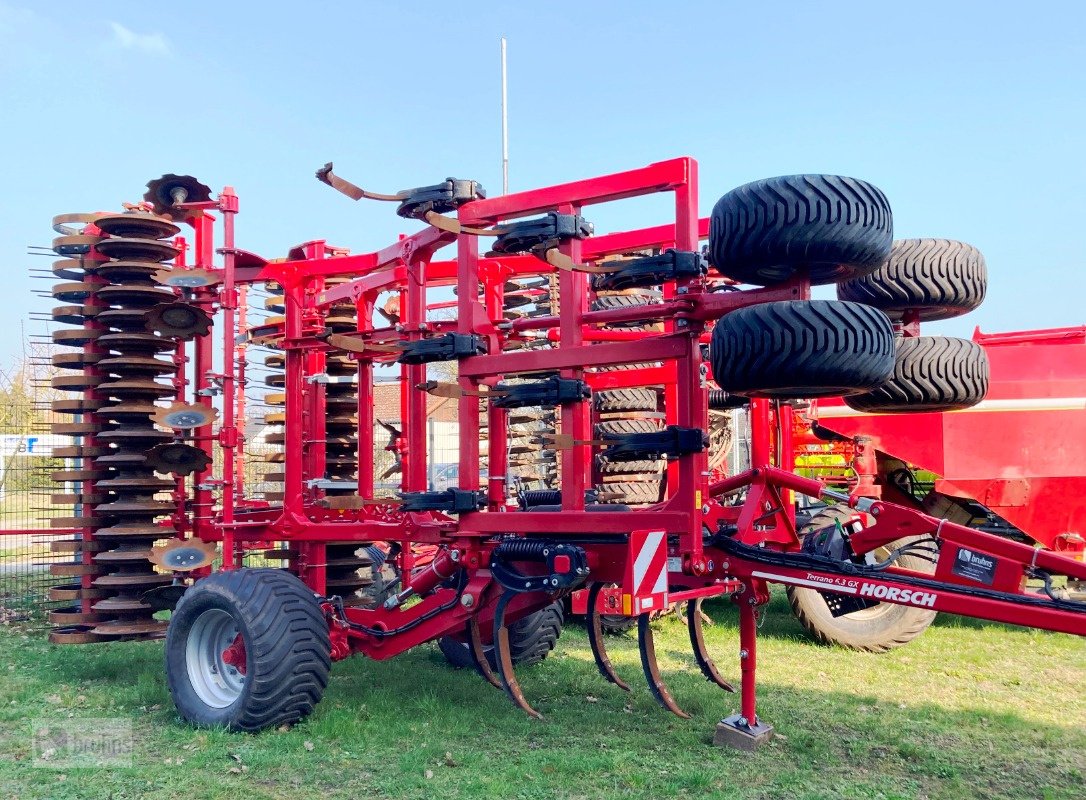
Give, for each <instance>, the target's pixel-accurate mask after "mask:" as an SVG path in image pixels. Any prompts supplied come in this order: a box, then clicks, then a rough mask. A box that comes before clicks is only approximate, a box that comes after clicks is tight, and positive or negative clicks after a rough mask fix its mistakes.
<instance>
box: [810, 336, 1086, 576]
mask: <svg viewBox="0 0 1086 800" xmlns="http://www.w3.org/2000/svg"><path fill="white" fill-rule="evenodd" d="M973 341H975V342H977V343H978V344H980V345H981V346H982V347H983V348H984V350H985V351H986V353H987V355H988V360H989V363H990V365H991V378H990V384H989V389H988V396H987V397H986V398H985V399H984V400H983V401H982V402H981V403H979V404H978V405H975V406H973V407H972V408H967V409H963V410H960V411H949V412H943V413H928V414H869V413H861V412H859V411H855V410H853V409H852V408H849V407H848V406H847V405H845V404H844V401H842V400H840V399H839V398H834V399H832V400H820V401H818V403H817V409H816V410H815V411H814V413H813V414H812V416H814V417H815V418H816V419H817V421H818V424H819V425H820V426H821V427H822V428H824V429H827V430H829V431H832V432H833V433H835V434H839V435H841V436H844V437H847V438H849V439H857V438H861V439H866V440H868V442H869V444H870V446H871V447H873V448H874V450H875V456H876V458H877V462H878V467H877V469H878V477H877V479H876V482H877V483H878V484H879V485H880V486H881V488H882V490H883V494H884V496H885V497H887V499H893V500H895V501H900V500H902V499H903V495H909V494H912V492H910V491H909V489H910V488H911V486H910V485H909V484H908V483H903V481H902V476H904V478H905V481H908V478H909V475H910V474H911V472H909V471H906V472H901V471H900V470H901V469H902V467H904V468H905V469H906V470H924V471H929V472H933V473H935V475H936V476H937V479H936V481H935V486H934V490H933V491H934V493H935V497H929V498H926V499H925V505H926V506H927V507H928V508H933V509H934V508H938V509H940V510H943V509H945V513H943V514H942V516H947V517H948V518H951V519H955V520H956V521H962V520H963V519H964V518H965V517H966V515H970V516H971V512H970V511H969V510H968V504H969V501H976V503H979V504H980V505H982V506H984V507H985V508H986V509H988V510H990V511H991V512H993V513H994V514H996V515H998V517H999V518H1001V519H1002V520H1005V521H1006V522H1008V523H1010V525H1012V526H1014V528H1017V529H1018V530H1019V531H1021V532H1022V533H1024V534H1025V535H1026V536H1028V537H1029V538H1030V539H1033V540H1035V541H1037V542H1039V543H1041V544H1043V545H1044V546H1046V547H1049V548H1051V549H1053V550H1058V551H1062V552H1065V553H1068V554H1072V555H1074V556H1076V557H1077V558H1079V559H1082V558H1083V557H1084V553H1086V326H1079V327H1071V328H1053V329H1049V330H1038V331H1020V332H1010V333H981V331H980V329H979V328H978V329H977V330H976V331H975V332H974V334H973ZM895 473H896V474H895ZM902 490H904V491H902Z"/></svg>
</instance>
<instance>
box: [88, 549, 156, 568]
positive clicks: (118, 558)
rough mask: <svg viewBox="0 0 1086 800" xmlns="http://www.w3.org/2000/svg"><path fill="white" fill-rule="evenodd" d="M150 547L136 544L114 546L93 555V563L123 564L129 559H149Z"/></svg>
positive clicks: (129, 560)
mask: <svg viewBox="0 0 1086 800" xmlns="http://www.w3.org/2000/svg"><path fill="white" fill-rule="evenodd" d="M150 560H151V548H150V547H138V546H131V545H129V546H124V547H115V548H113V549H112V550H105V551H103V552H101V553H98V554H97V555H95V556H94V563H95V564H125V563H128V562H131V561H150Z"/></svg>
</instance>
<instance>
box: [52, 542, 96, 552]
mask: <svg viewBox="0 0 1086 800" xmlns="http://www.w3.org/2000/svg"><path fill="white" fill-rule="evenodd" d="M101 549H102V545H101V543H99V542H96V541H92V540H90V539H55V540H53V541H52V542H50V543H49V552H51V553H97V552H98V551H99V550H101Z"/></svg>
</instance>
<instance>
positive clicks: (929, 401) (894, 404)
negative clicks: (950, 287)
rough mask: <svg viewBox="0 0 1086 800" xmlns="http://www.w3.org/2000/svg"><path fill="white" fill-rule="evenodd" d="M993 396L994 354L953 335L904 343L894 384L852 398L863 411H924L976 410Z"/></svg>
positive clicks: (851, 403)
mask: <svg viewBox="0 0 1086 800" xmlns="http://www.w3.org/2000/svg"><path fill="white" fill-rule="evenodd" d="M987 393H988V354H987V353H985V352H984V348H983V347H981V346H980V345H979V344H977V343H976V342H971V341H970V340H968V339H956V338H953V337H950V336H916V337H913V338H909V339H899V340H898V342H897V355H896V358H895V360H894V374H893V375H892V376H891V377H890V380H888V381H886V383H884V384H882V385H881V386H879V387H878V388H877V389H874V390H873V391H870V392H865V393H863V394H856V395H853V396H851V397H846V398H845V402H846V403H847V404H848V405H849V406H850V407H851V408H854V409H856V410H857V411H867V412H871V413H883V414H886V413H895V412H897V413H919V412H931V411H954V410H955V409H959V408H969V407H970V406H975V405H976V404H977V403H979V402H980V401H981V400H983V399H984V396H985V395H986V394H987Z"/></svg>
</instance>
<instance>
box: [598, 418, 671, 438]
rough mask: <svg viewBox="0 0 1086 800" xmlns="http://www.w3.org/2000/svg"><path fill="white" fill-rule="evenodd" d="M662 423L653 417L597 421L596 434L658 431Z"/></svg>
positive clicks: (611, 434) (614, 434)
mask: <svg viewBox="0 0 1086 800" xmlns="http://www.w3.org/2000/svg"><path fill="white" fill-rule="evenodd" d="M659 430H661V427H660V424H659V423H658V422H657V421H656V420H652V419H612V420H607V421H605V422H597V423H596V436H597V437H600V436H622V435H624V434H627V433H656V432H657V431H659Z"/></svg>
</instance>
